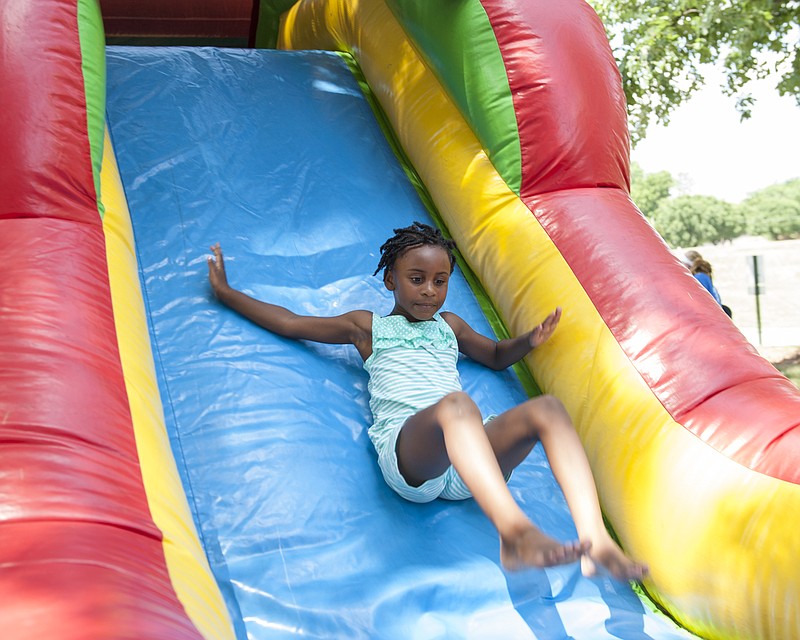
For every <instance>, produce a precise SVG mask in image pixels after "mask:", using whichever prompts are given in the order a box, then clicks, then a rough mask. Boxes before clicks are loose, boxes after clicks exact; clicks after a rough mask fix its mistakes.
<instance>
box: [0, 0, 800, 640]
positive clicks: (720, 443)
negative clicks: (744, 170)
mask: <svg viewBox="0 0 800 640" xmlns="http://www.w3.org/2000/svg"><path fill="white" fill-rule="evenodd" d="M176 4H179V3H176ZM211 4H214V3H211ZM223 4H224V3H219V5H220V6H223ZM231 4H234V3H231ZM262 4H263V3H262ZM0 7H1V8H2V10H0V20H2V28H3V29H2V33H3V56H2V58H0V86H2V87H3V94H4V107H3V109H2V110H1V111H0V158H2V162H1V163H0V193H2V194H3V196H2V198H0V228H2V229H3V230H4V231H5V233H4V236H3V237H4V238H6V239H7V251H8V252H9V253H10V255H9V256H8V258H9V259H8V260H7V261H6V266H5V268H4V270H3V276H2V287H1V288H0V314H2V315H1V317H2V328H3V329H2V332H0V353H2V355H3V358H2V368H1V369H0V378H2V381H3V384H2V393H0V408H2V415H3V422H2V433H3V436H4V437H3V439H2V444H3V454H4V455H3V456H2V463H0V464H2V473H0V490H2V494H3V503H2V504H3V507H4V509H3V515H2V519H0V536H2V546H0V555H1V556H2V567H3V571H2V573H0V594H2V609H3V620H4V632H3V637H7V638H14V639H16V638H42V637H47V638H64V639H72V638H75V639H78V638H81V639H84V638H98V639H99V638H104V639H105V638H170V639H172V638H206V639H217V638H219V639H224V638H240V639H243V638H283V637H287V638H288V637H314V638H404V639H405V638H444V637H448V638H450V637H453V638H553V639H555V638H567V637H574V638H593V639H594V638H631V639H632V638H654V639H662V638H663V639H666V638H670V639H671V638H687V637H691V633H689V631H686V630H684V629H681V628H679V627H678V626H677V625H676V624H675V623H674V622H673V621H672V620H670V619H669V618H668V617H666V616H665V615H663V614H662V613H658V612H654V611H652V610H651V609H650V606H649V604H645V601H643V600H642V599H640V598H639V597H638V595H637V594H636V593H634V591H633V590H632V589H631V587H630V586H629V585H627V584H621V583H618V582H616V581H614V580H611V579H609V578H608V577H604V576H599V577H596V578H591V579H589V578H585V577H583V576H581V575H580V571H579V568H578V567H577V566H576V565H569V566H565V567H558V568H553V569H547V570H542V571H538V570H537V571H524V572H520V573H506V572H504V571H503V570H502V569H501V568H500V566H499V560H498V548H497V540H496V535H495V534H494V532H493V531H492V530H491V526H490V525H489V524H488V522H487V521H486V520H485V518H484V517H483V516H482V515H481V513H480V512H479V510H478V509H477V507H476V506H475V505H474V504H473V503H472V502H471V501H467V502H464V503H455V504H453V503H447V502H444V501H440V502H436V503H433V504H430V505H422V506H421V505H414V504H410V503H406V502H403V501H402V500H401V499H399V498H398V497H397V496H395V495H394V494H393V493H392V492H391V491H390V490H389V489H388V488H387V487H386V486H385V485H384V484H383V481H382V479H381V478H380V474H379V471H378V469H377V465H376V464H375V462H374V459H373V453H372V450H371V448H370V447H371V445H370V443H369V441H368V438H367V436H366V428H367V426H368V424H369V422H368V421H369V410H368V407H367V398H366V378H365V374H364V372H363V370H362V368H361V363H360V362H359V358H358V355H357V354H356V353H355V351H354V350H351V349H349V348H345V347H335V346H321V345H315V344H306V343H294V342H291V341H286V340H283V339H280V338H276V337H274V336H271V335H269V334H266V333H265V332H264V331H261V330H259V329H257V328H256V327H254V326H252V325H250V324H248V323H247V322H246V321H244V320H242V319H241V318H239V317H237V316H235V315H234V314H232V313H231V312H229V311H228V310H226V309H224V308H222V307H221V306H220V305H219V304H217V303H216V302H215V301H214V300H213V298H212V296H211V294H210V291H209V289H208V287H207V284H206V255H207V249H208V246H209V245H210V244H211V243H213V242H216V241H219V242H221V243H222V245H223V248H224V249H225V251H226V255H227V256H228V263H227V264H228V271H229V277H230V278H231V279H232V281H233V282H234V283H235V284H236V286H238V287H240V288H242V289H244V290H246V291H248V292H250V293H252V294H253V295H255V296H257V297H259V298H263V299H269V300H272V301H275V302H278V303H280V304H284V305H286V306H289V307H290V308H293V309H294V310H296V311H298V312H301V313H319V314H334V313H341V312H343V311H345V310H348V309H353V308H371V309H375V310H380V309H386V310H387V311H388V309H389V308H390V306H391V305H390V298H389V296H388V292H386V291H385V290H384V288H383V285H382V282H381V281H380V279H379V278H375V277H373V276H372V275H371V274H372V272H373V271H374V269H375V267H376V265H377V255H378V253H377V251H378V247H379V245H380V243H381V242H382V241H383V240H384V239H385V238H386V237H388V235H390V234H391V230H392V228H394V227H397V226H404V225H406V224H408V223H409V222H410V221H412V220H415V219H419V220H424V221H429V220H431V219H433V220H434V221H436V223H438V224H441V225H442V226H443V227H444V228H445V229H446V230H447V231H448V232H449V233H450V234H451V235H452V236H453V237H454V239H455V240H456V241H457V243H458V246H459V250H460V254H461V256H462V261H461V267H460V268H459V270H458V271H457V273H456V277H455V281H454V284H453V285H452V290H451V295H450V297H449V298H448V304H449V306H450V307H451V308H453V309H454V310H457V311H458V312H459V313H460V314H462V315H463V316H464V317H466V318H467V319H468V320H469V321H470V322H471V323H473V325H474V326H476V327H478V328H479V329H481V330H482V331H484V332H485V333H490V332H491V331H493V330H494V331H499V332H502V331H509V332H511V333H516V332H518V331H523V330H525V329H526V328H528V327H529V326H530V325H531V324H532V323H535V322H537V321H538V320H537V318H540V317H541V316H543V315H544V314H545V313H547V312H548V311H549V310H550V309H552V308H553V307H554V306H556V305H560V306H562V307H563V308H564V317H563V319H562V323H561V325H560V326H559V329H558V331H557V332H556V334H555V335H554V336H553V338H552V339H551V341H550V342H549V343H548V344H547V345H546V346H544V347H543V348H541V349H537V350H536V351H535V352H534V353H533V354H532V356H531V358H530V359H529V362H528V365H529V367H530V369H531V370H532V372H533V375H534V377H535V379H536V382H537V384H538V386H539V387H540V388H541V389H542V390H544V391H546V392H548V393H554V394H555V395H558V396H559V397H560V398H562V400H563V401H564V402H565V404H566V406H567V407H568V409H569V411H570V413H571V415H572V417H573V419H574V421H575V422H576V425H577V427H578V429H579V432H580V434H581V437H582V439H583V441H584V443H585V445H586V448H587V452H588V453H589V456H590V460H591V462H592V466H593V469H594V472H595V475H596V478H597V481H598V489H599V492H600V495H601V501H602V504H603V508H604V511H605V513H606V515H607V518H608V522H609V526H610V527H611V528H612V529H613V531H614V532H615V534H616V535H617V536H618V538H619V540H620V541H621V543H622V545H623V546H624V547H625V548H626V549H627V550H628V551H629V552H630V553H631V554H632V555H634V556H635V557H637V558H641V559H642V560H644V561H645V562H647V563H648V564H649V565H650V567H651V572H652V573H651V576H650V578H649V579H648V580H646V581H645V583H644V585H643V588H644V589H645V590H646V592H647V594H648V595H649V596H650V597H651V598H652V599H653V601H654V602H655V603H656V604H657V605H658V606H659V607H661V608H662V609H663V610H664V611H665V612H666V613H667V614H668V615H669V616H671V617H672V618H673V619H674V620H676V621H678V622H679V623H680V625H682V626H683V627H685V629H689V630H691V632H693V633H696V634H698V635H700V636H702V637H708V638H776V639H777V638H780V639H784V638H794V637H798V635H800V634H798V628H800V617H799V616H800V614H798V600H799V599H800V585H798V573H797V571H796V562H797V558H798V551H800V542H798V540H799V538H798V536H797V535H796V532H795V531H794V519H793V514H797V513H800V511H799V510H798V506H800V493H798V487H797V483H798V474H800V471H798V470H799V469H800V465H798V453H797V452H798V451H799V450H800V449H798V447H797V444H798V442H797V435H798V429H800V427H799V426H798V423H800V397H799V396H798V393H797V390H796V389H795V388H794V387H793V386H792V385H791V384H790V383H789V382H788V381H786V380H785V379H784V378H782V377H781V376H780V375H779V374H778V373H777V372H776V371H775V370H774V369H773V368H772V367H771V366H770V365H769V364H768V363H767V362H765V361H764V360H762V359H761V358H760V357H759V356H758V355H757V353H756V352H755V350H754V349H753V348H752V347H751V346H750V345H748V344H747V342H746V341H745V340H744V338H743V337H742V336H741V335H740V334H739V333H738V331H737V330H736V329H735V327H734V326H733V325H732V324H731V323H730V322H729V321H728V319H727V317H726V316H724V314H722V313H721V312H719V310H718V309H717V308H715V306H714V305H713V304H712V303H711V302H710V299H709V298H708V297H707V296H705V295H704V293H703V292H702V290H701V289H700V288H699V286H697V285H696V284H695V281H694V279H693V278H691V276H689V274H688V273H687V272H686V271H685V270H684V269H683V267H681V266H680V265H679V264H678V263H677V262H676V261H675V260H674V259H673V258H672V256H671V254H670V253H669V250H668V248H667V247H666V246H665V245H664V244H663V243H662V242H661V240H660V239H659V238H658V237H657V235H656V234H655V233H654V232H653V231H652V230H651V229H650V227H649V226H648V225H647V223H646V221H645V220H644V219H643V218H642V217H641V215H640V214H639V213H638V211H637V210H636V208H635V206H634V205H633V203H632V202H631V201H630V198H629V196H628V186H629V185H628V138H627V132H626V125H625V109H624V96H623V95H622V93H621V89H620V83H619V77H618V72H617V70H616V66H615V65H614V61H613V59H612V57H611V53H610V51H609V48H608V44H607V42H606V40H605V35H604V34H603V29H602V26H601V25H600V23H599V21H598V20H597V17H596V16H595V15H594V13H593V12H592V10H591V9H590V8H589V7H588V5H586V4H584V3H583V2H580V1H578V0H569V1H566V0H559V1H555V0H550V1H546V2H544V1H538V0H537V1H536V2H526V1H523V0H518V1H511V0H505V1H503V2H501V1H499V0H498V1H492V0H482V1H481V2H478V0H472V1H469V2H461V3H428V2H422V1H417V2H411V1H410V0H404V1H401V0H360V1H359V2H355V1H352V0H351V1H349V2H345V1H344V0H342V1H336V0H330V1H315V2H301V3H299V4H297V5H296V6H294V7H293V8H292V9H291V11H290V12H289V13H287V14H286V15H285V16H284V17H283V19H282V26H281V33H280V37H279V46H280V47H281V48H282V49H283V50H277V51H276V50H257V49H220V48H208V47H109V48H106V47H105V42H104V30H103V22H102V17H101V14H100V11H99V7H98V6H97V4H96V3H95V2H91V1H90V0H42V1H41V2H35V3H30V2H26V1H25V0H0ZM334 52H346V53H345V54H344V55H340V54H339V53H334ZM362 74H363V75H362ZM376 116H377V117H376ZM387 135H388V138H387ZM470 285H471V286H470ZM476 291H477V294H476ZM487 318H488V320H487ZM460 369H461V374H462V377H463V381H464V385H465V388H466V389H467V390H468V391H470V393H472V394H473V395H474V397H475V398H476V399H477V401H478V403H479V405H480V406H481V409H482V410H483V411H484V412H485V413H487V414H488V413H496V412H499V411H502V410H504V409H505V408H508V407H510V406H512V405H513V404H516V403H518V402H520V401H522V400H523V399H524V397H525V395H526V393H530V392H532V388H531V387H530V385H525V388H523V385H522V384H521V383H520V382H519V380H518V378H517V377H516V376H515V375H514V373H513V372H510V371H507V372H502V373H500V374H496V373H492V372H488V371H485V370H482V369H481V368H480V367H477V366H476V365H474V363H471V362H469V361H466V360H465V361H463V362H461V363H460ZM523 377H524V376H523ZM510 487H511V489H512V491H513V492H514V495H515V497H516V498H517V499H518V500H519V502H520V503H521V504H522V505H523V508H524V509H525V510H526V512H527V513H528V514H529V515H530V516H531V518H532V519H533V520H534V521H535V522H537V524H539V525H540V526H541V527H542V528H543V529H544V530H545V531H547V532H548V533H550V534H551V535H554V536H556V537H560V538H571V537H574V529H573V527H572V524H571V520H570V517H569V514H568V512H567V511H566V506H565V503H564V500H563V497H562V496H561V494H560V491H559V489H558V487H557V485H556V483H555V481H554V479H553V477H552V474H551V473H550V471H549V469H548V466H547V463H546V460H545V459H544V456H543V455H542V453H541V451H540V450H539V449H538V448H537V449H535V450H534V452H533V453H532V455H531V456H530V458H529V460H527V461H526V462H525V463H524V464H523V465H522V466H521V467H520V468H519V470H518V472H517V473H515V475H514V477H513V478H512V480H511V484H510Z"/></svg>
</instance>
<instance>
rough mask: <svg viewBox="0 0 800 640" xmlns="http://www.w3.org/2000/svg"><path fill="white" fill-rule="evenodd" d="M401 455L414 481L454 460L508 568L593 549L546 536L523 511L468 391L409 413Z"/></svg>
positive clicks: (401, 439) (403, 468)
mask: <svg viewBox="0 0 800 640" xmlns="http://www.w3.org/2000/svg"><path fill="white" fill-rule="evenodd" d="M397 460H398V465H399V467H400V473H402V474H403V477H404V478H405V479H406V481H407V482H408V483H409V484H410V485H412V486H419V485H421V484H422V483H423V482H425V481H426V480H429V479H431V478H435V477H437V476H440V475H441V474H442V473H444V472H445V471H446V470H447V468H448V466H449V465H450V464H451V463H452V465H453V466H454V467H455V469H456V471H458V473H459V475H460V476H461V479H462V480H463V481H464V483H465V484H466V485H467V487H468V488H469V489H470V491H471V492H472V495H473V497H474V498H475V500H476V501H477V503H478V504H479V505H480V507H481V508H482V509H483V511H484V512H485V513H486V515H487V516H488V518H489V519H490V520H491V521H492V523H493V524H494V525H495V527H496V528H497V530H498V532H499V534H500V541H501V551H500V558H501V561H502V562H503V565H504V566H506V567H507V568H510V569H513V568H520V567H523V566H549V565H554V564H562V563H568V562H573V561H575V560H577V559H578V558H579V557H580V556H581V555H583V554H584V553H585V552H586V551H587V550H588V545H585V544H581V543H577V542H572V543H568V544H561V543H559V542H557V541H556V540H553V539H552V538H550V537H548V536H546V535H545V534H544V533H542V532H541V531H540V530H539V529H537V528H536V527H535V526H534V525H533V523H532V522H531V521H530V520H529V519H528V517H527V516H526V515H525V514H524V513H523V512H522V510H521V509H520V508H519V505H517V503H516V501H515V500H514V498H513V497H512V495H511V492H510V491H509V490H508V487H507V486H506V482H505V478H504V477H503V472H502V471H501V468H500V465H499V464H498V461H497V458H496V457H495V453H494V450H493V449H492V445H491V444H490V442H489V438H488V437H487V433H486V430H485V429H484V426H483V422H482V419H481V415H480V411H479V410H478V408H477V406H475V403H474V402H473V401H472V400H471V399H470V397H469V396H468V395H467V394H465V393H462V392H459V393H452V394H450V395H448V396H446V397H445V398H443V399H442V400H440V401H439V402H437V403H436V404H435V405H433V406H432V407H429V408H428V409H425V410H423V411H421V412H419V413H418V414H416V415H414V416H412V417H411V418H409V419H408V421H406V423H405V424H404V425H403V428H402V430H401V431H400V435H399V437H398V440H397Z"/></svg>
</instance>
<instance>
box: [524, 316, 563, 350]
mask: <svg viewBox="0 0 800 640" xmlns="http://www.w3.org/2000/svg"><path fill="white" fill-rule="evenodd" d="M559 320H561V307H556V310H555V311H553V313H551V314H550V315H549V316H547V317H546V318H545V319H544V320H543V321H542V323H541V324H540V325H539V326H537V327H534V329H533V331H531V332H530V333H529V334H528V340H529V344H530V346H531V349H535V348H536V347H538V346H539V345H540V344H543V343H544V342H546V341H547V340H548V338H550V336H551V335H553V331H555V330H556V326H557V325H558V321H559Z"/></svg>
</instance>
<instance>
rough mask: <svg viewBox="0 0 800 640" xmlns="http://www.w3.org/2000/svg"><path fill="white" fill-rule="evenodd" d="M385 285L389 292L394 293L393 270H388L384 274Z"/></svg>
mask: <svg viewBox="0 0 800 640" xmlns="http://www.w3.org/2000/svg"><path fill="white" fill-rule="evenodd" d="M383 285H384V286H385V287H386V288H387V289H388V290H389V291H394V274H393V273H392V270H391V269H387V270H386V271H385V272H384V274H383Z"/></svg>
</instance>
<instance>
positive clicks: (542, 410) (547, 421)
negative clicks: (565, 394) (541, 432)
mask: <svg viewBox="0 0 800 640" xmlns="http://www.w3.org/2000/svg"><path fill="white" fill-rule="evenodd" d="M525 407H526V409H527V411H528V417H529V422H530V423H531V425H533V426H535V427H536V428H537V430H538V429H542V428H563V427H570V428H571V427H572V421H571V420H570V418H569V414H568V413H567V410H566V408H565V407H564V404H563V403H562V402H561V400H559V399H558V398H556V397H555V396H551V395H542V396H537V397H536V398H531V399H530V400H528V401H527V402H526V403H525Z"/></svg>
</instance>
